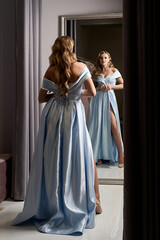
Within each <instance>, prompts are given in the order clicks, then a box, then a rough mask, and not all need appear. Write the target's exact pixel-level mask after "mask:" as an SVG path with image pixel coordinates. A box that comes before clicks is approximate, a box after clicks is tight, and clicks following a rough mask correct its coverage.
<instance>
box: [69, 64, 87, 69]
mask: <svg viewBox="0 0 160 240" xmlns="http://www.w3.org/2000/svg"><path fill="white" fill-rule="evenodd" d="M85 67H86V65H85V64H84V63H82V62H74V63H72V69H74V68H75V69H77V70H78V69H79V70H83V69H84V68H85Z"/></svg>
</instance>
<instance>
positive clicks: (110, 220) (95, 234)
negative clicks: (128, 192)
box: [0, 185, 123, 240]
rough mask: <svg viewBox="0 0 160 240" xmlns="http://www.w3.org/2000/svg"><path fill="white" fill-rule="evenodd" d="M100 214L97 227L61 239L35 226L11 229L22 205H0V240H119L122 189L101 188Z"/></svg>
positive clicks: (8, 202)
mask: <svg viewBox="0 0 160 240" xmlns="http://www.w3.org/2000/svg"><path fill="white" fill-rule="evenodd" d="M100 194H101V203H102V208H103V213H102V214H100V215H96V227H95V228H94V229H87V230H85V231H84V233H83V235H82V236H64V235H54V234H44V233H40V232H38V231H37V230H36V229H35V227H34V226H25V227H24V226H23V227H22V226H16V227H13V226H11V221H12V220H13V219H14V217H15V216H16V215H17V214H18V213H19V212H20V211H21V210H22V207H23V202H14V201H11V200H7V201H3V202H2V203H0V239H2V240H9V239H12V240H28V239H29V240H42V239H43V240H44V239H45V240H49V239H52V240H69V239H70V240H122V231H123V230H122V229H123V185H100Z"/></svg>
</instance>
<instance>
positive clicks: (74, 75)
mask: <svg viewBox="0 0 160 240" xmlns="http://www.w3.org/2000/svg"><path fill="white" fill-rule="evenodd" d="M85 67H86V65H85V64H84V63H82V62H74V63H72V65H71V77H70V79H69V82H71V83H73V82H75V81H77V79H78V77H79V76H80V74H81V72H82V71H83V69H84V68H85ZM55 70H56V66H51V67H49V68H48V69H47V71H46V73H45V75H44V77H45V78H47V79H49V80H51V81H53V82H54V83H56V77H55Z"/></svg>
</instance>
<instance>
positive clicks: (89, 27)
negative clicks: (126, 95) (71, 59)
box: [60, 13, 124, 184]
mask: <svg viewBox="0 0 160 240" xmlns="http://www.w3.org/2000/svg"><path fill="white" fill-rule="evenodd" d="M122 18H123V16H122V13H108V14H100V15H65V16H60V35H61V36H62V35H68V36H71V37H72V38H73V39H74V42H75V46H74V52H75V53H76V55H77V58H78V60H79V61H82V62H84V63H87V64H88V62H89V63H91V65H92V64H94V63H95V62H96V59H97V56H98V54H99V53H100V52H101V51H102V50H105V51H107V52H109V53H110V54H111V57H112V62H113V64H114V66H115V67H116V68H117V69H118V70H119V71H120V73H121V74H122V77H123V71H122ZM115 94H116V98H117V103H118V109H119V117H120V124H121V132H122V133H123V90H117V91H116V90H115ZM82 102H83V104H84V106H85V113H86V118H87V112H88V106H89V101H88V99H87V98H85V97H82ZM122 138H123V135H122ZM97 171H98V178H99V182H100V183H101V184H123V174H124V171H123V168H121V169H120V168H118V167H117V166H111V165H109V164H101V165H98V166H97Z"/></svg>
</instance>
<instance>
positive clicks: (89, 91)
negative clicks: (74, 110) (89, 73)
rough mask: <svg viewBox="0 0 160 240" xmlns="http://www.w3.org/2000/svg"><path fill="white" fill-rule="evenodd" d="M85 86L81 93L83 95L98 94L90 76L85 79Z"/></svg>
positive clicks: (92, 95) (91, 95) (93, 95)
mask: <svg viewBox="0 0 160 240" xmlns="http://www.w3.org/2000/svg"><path fill="white" fill-rule="evenodd" d="M85 87H86V89H82V93H81V95H82V96H86V97H95V96H96V88H95V86H94V83H93V81H92V79H91V78H88V79H87V80H86V81H85Z"/></svg>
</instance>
